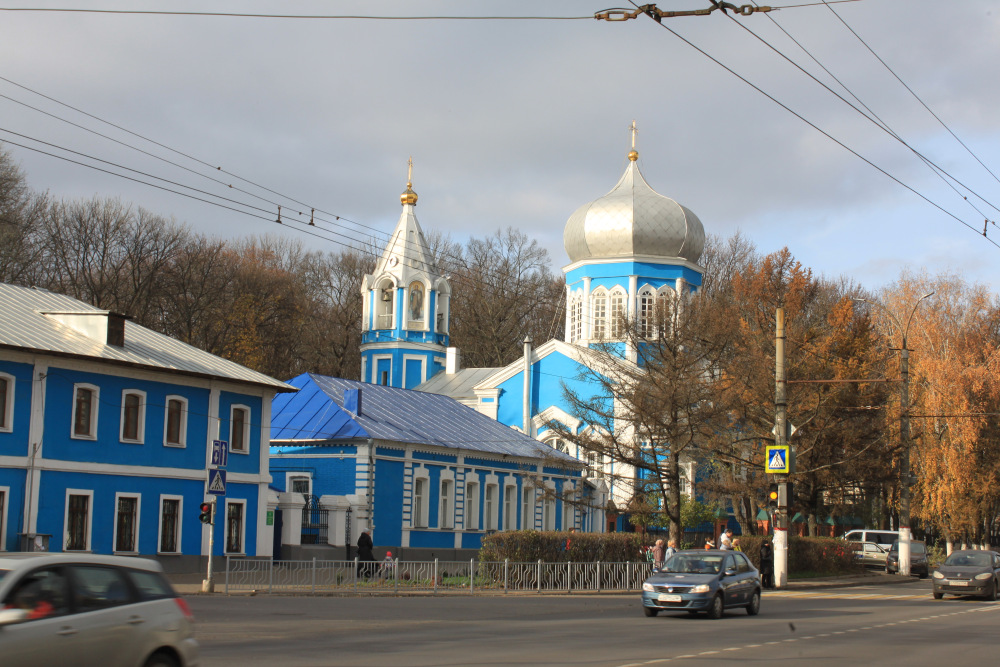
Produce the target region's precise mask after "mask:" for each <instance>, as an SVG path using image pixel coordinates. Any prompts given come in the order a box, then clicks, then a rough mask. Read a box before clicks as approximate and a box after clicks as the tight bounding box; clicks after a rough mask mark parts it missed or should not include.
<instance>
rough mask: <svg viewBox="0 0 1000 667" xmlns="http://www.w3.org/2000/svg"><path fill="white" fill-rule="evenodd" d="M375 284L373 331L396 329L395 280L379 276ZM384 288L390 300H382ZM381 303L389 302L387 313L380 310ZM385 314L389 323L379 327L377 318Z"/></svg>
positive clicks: (396, 293) (396, 289)
mask: <svg viewBox="0 0 1000 667" xmlns="http://www.w3.org/2000/svg"><path fill="white" fill-rule="evenodd" d="M375 285H376V287H375V317H374V318H373V319H374V323H375V327H374V330H375V331H393V330H395V329H396V321H397V320H396V315H397V312H396V311H397V308H396V306H397V305H398V301H399V287H398V286H397V285H396V281H395V280H394V279H393V278H392V277H391V276H389V277H384V278H381V279H380V280H379V281H378V282H376V283H375ZM384 290H389V292H390V294H392V300H391V301H383V300H382V292H383V291H384ZM383 303H388V304H389V306H388V309H389V312H388V313H383V312H382V311H383V310H385V309H386V307H385V306H383V305H382V304H383ZM385 315H391V316H392V319H391V324H390V326H388V327H381V326H379V318H380V317H384V316H385ZM373 384H374V383H373Z"/></svg>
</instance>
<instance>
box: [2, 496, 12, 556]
mask: <svg viewBox="0 0 1000 667" xmlns="http://www.w3.org/2000/svg"><path fill="white" fill-rule="evenodd" d="M0 495H3V505H0V551H6V550H7V524H8V523H10V522H9V521H8V520H7V518H8V517H9V516H10V487H9V486H0Z"/></svg>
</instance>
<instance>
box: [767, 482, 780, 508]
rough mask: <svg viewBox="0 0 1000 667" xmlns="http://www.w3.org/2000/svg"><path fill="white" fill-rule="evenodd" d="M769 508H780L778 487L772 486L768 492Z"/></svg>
mask: <svg viewBox="0 0 1000 667" xmlns="http://www.w3.org/2000/svg"><path fill="white" fill-rule="evenodd" d="M767 506H768V507H772V508H776V507H777V506H778V485H777V484H771V486H770V488H769V489H768V491H767Z"/></svg>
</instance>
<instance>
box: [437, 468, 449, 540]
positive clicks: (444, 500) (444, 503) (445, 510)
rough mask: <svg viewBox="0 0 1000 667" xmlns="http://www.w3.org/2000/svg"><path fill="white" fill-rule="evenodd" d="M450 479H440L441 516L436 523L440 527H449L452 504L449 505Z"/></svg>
mask: <svg viewBox="0 0 1000 667" xmlns="http://www.w3.org/2000/svg"><path fill="white" fill-rule="evenodd" d="M451 484H452V482H451V480H450V479H442V480H441V513H440V514H441V516H440V519H439V521H438V525H440V527H441V528H451V527H452V524H451V517H452V505H451Z"/></svg>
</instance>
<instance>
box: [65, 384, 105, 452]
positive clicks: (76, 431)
mask: <svg viewBox="0 0 1000 667" xmlns="http://www.w3.org/2000/svg"><path fill="white" fill-rule="evenodd" d="M99 398H100V391H99V390H98V388H97V387H95V386H94V385H92V384H75V385H73V435H72V437H74V438H78V439H83V440H96V439H97V402H98V400H99Z"/></svg>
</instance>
